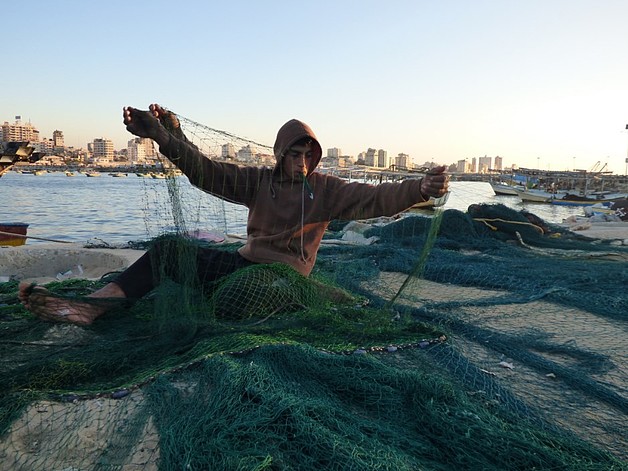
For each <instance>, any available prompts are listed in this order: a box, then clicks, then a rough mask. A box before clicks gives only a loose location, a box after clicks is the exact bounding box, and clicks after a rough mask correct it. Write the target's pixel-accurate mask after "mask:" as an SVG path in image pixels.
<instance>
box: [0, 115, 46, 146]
mask: <svg viewBox="0 0 628 471" xmlns="http://www.w3.org/2000/svg"><path fill="white" fill-rule="evenodd" d="M21 119H22V118H21V116H16V117H15V123H14V124H9V122H8V121H5V122H4V124H2V140H3V141H5V142H14V141H15V142H38V141H39V131H38V130H37V129H35V127H34V126H33V125H32V124H31V123H25V124H22V121H21Z"/></svg>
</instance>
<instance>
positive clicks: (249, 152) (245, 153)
mask: <svg viewBox="0 0 628 471" xmlns="http://www.w3.org/2000/svg"><path fill="white" fill-rule="evenodd" d="M223 147H224V146H223ZM257 154H259V152H258V150H257V149H256V148H255V147H251V145H250V144H247V145H246V146H244V147H242V148H241V149H240V150H239V151H238V155H237V159H238V160H239V161H240V162H247V163H254V162H256V160H257Z"/></svg>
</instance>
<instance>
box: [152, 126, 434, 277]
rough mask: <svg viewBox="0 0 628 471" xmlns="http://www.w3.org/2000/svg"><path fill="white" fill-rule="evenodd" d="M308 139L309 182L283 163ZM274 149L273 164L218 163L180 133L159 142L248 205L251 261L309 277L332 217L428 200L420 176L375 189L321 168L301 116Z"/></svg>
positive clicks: (188, 168) (217, 190)
mask: <svg viewBox="0 0 628 471" xmlns="http://www.w3.org/2000/svg"><path fill="white" fill-rule="evenodd" d="M304 137H309V138H311V139H312V148H313V150H314V156H313V160H312V168H311V169H308V175H307V177H306V178H305V179H303V180H302V181H296V180H293V179H292V178H291V177H288V176H286V175H284V174H283V173H282V172H281V160H282V159H283V156H284V154H285V153H286V151H287V150H288V149H289V147H290V146H291V145H292V144H294V143H295V142H297V141H299V140H300V139H302V138H304ZM273 150H274V153H275V158H276V159H277V164H276V166H275V168H274V169H270V168H258V167H244V166H239V165H236V164H231V163H225V162H216V161H213V160H211V159H209V158H207V157H205V156H204V155H203V154H202V153H201V152H200V151H199V150H198V149H197V148H195V147H194V146H193V145H191V144H190V143H189V142H188V141H187V140H185V139H179V138H177V137H175V136H171V139H170V141H169V143H168V144H167V145H165V146H161V147H160V151H161V153H162V154H164V155H165V156H167V157H168V158H169V159H170V160H172V161H173V162H174V163H175V164H176V165H177V166H178V167H179V169H181V171H182V172H183V173H185V175H187V177H188V178H189V179H190V182H191V183H192V184H193V185H195V186H197V187H198V188H200V189H202V190H204V191H206V192H208V193H211V194H212V195H215V196H218V197H220V198H223V199H226V200H228V201H231V202H234V203H239V204H243V205H245V206H246V207H248V208H249V216H248V225H247V241H246V244H245V245H244V246H243V247H242V248H240V250H239V252H240V254H241V255H242V256H243V257H244V258H246V259H247V260H250V261H252V262H257V263H275V262H281V263H286V264H288V265H290V266H292V267H293V268H294V269H295V270H297V271H299V272H300V273H301V274H303V275H305V276H307V275H309V274H310V272H311V271H312V268H313V267H314V263H315V262H316V254H317V252H318V248H319V246H320V243H321V239H322V238H323V235H324V233H325V230H326V229H327V226H328V225H329V222H330V221H331V220H333V219H344V220H352V219H366V218H373V217H378V216H393V215H395V214H397V213H399V212H401V211H403V210H405V209H407V208H409V207H410V206H412V205H413V204H415V203H418V202H421V201H423V198H422V197H421V190H420V186H421V180H420V179H413V180H404V181H402V182H400V183H382V184H379V185H375V186H374V185H369V184H365V183H356V182H354V183H349V182H347V181H345V180H342V179H341V178H338V177H334V176H330V175H323V174H320V173H318V172H315V171H314V170H315V168H316V166H317V165H318V163H319V162H320V159H321V155H322V151H321V146H320V144H319V142H318V140H317V139H316V136H315V135H314V132H312V130H311V129H310V127H309V126H308V125H307V124H305V123H302V122H301V121H299V120H296V119H293V120H290V121H288V122H287V123H286V124H284V125H283V126H282V127H281V129H279V132H278V133H277V139H276V141H275V145H274V147H273Z"/></svg>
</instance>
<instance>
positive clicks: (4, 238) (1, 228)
mask: <svg viewBox="0 0 628 471" xmlns="http://www.w3.org/2000/svg"><path fill="white" fill-rule="evenodd" d="M27 231H28V224H26V223H23V222H0V246H1V245H10V246H12V247H15V246H18V245H24V244H25V243H26V239H27V237H26V233H27Z"/></svg>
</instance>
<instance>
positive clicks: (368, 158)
mask: <svg viewBox="0 0 628 471" xmlns="http://www.w3.org/2000/svg"><path fill="white" fill-rule="evenodd" d="M376 162H377V150H375V149H371V148H370V147H369V148H368V150H367V151H366V154H364V165H366V166H367V167H375V166H376Z"/></svg>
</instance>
